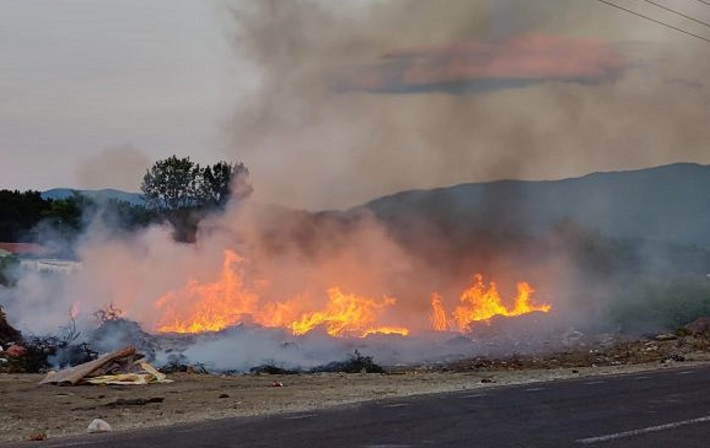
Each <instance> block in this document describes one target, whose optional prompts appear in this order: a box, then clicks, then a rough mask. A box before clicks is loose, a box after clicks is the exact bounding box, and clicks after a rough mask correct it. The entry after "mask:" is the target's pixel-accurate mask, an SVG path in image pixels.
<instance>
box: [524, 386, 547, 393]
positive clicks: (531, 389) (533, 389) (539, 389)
mask: <svg viewBox="0 0 710 448" xmlns="http://www.w3.org/2000/svg"><path fill="white" fill-rule="evenodd" d="M541 390H545V388H544V387H531V388H530V389H525V392H539V391H541Z"/></svg>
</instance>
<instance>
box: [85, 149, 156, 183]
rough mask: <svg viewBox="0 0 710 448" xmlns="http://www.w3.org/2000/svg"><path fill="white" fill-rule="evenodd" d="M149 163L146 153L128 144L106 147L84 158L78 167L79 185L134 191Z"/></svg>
mask: <svg viewBox="0 0 710 448" xmlns="http://www.w3.org/2000/svg"><path fill="white" fill-rule="evenodd" d="M149 165H150V159H149V158H148V156H147V155H146V154H145V153H143V152H141V151H139V150H138V149H136V148H134V147H132V146H130V145H127V144H126V145H123V146H120V147H117V148H109V149H106V150H104V151H101V152H100V153H98V154H95V155H93V156H91V157H89V158H87V159H86V160H84V162H83V163H82V164H81V165H80V166H79V167H78V169H77V172H76V178H77V182H78V183H79V186H80V187H81V188H85V189H103V188H116V189H123V190H128V191H134V190H135V189H136V186H137V185H140V183H141V180H142V179H143V174H145V169H146V167H148V166H149Z"/></svg>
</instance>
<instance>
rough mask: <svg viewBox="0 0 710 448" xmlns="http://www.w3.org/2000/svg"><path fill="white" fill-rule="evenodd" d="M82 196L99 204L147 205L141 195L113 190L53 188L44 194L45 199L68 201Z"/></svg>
mask: <svg viewBox="0 0 710 448" xmlns="http://www.w3.org/2000/svg"><path fill="white" fill-rule="evenodd" d="M77 193H78V194H81V195H84V196H86V197H89V198H91V199H93V200H95V201H97V202H103V201H108V200H111V199H115V200H117V201H124V202H128V203H129V204H133V205H145V200H144V199H143V195H142V194H140V193H129V192H125V191H121V190H114V189H111V188H107V189H103V190H74V189H71V188H53V189H51V190H47V191H44V192H42V198H43V199H66V198H68V197H71V196H73V195H75V194H77Z"/></svg>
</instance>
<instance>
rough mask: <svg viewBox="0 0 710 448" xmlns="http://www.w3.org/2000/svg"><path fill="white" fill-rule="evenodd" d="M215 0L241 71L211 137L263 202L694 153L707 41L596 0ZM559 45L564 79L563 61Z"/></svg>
mask: <svg viewBox="0 0 710 448" xmlns="http://www.w3.org/2000/svg"><path fill="white" fill-rule="evenodd" d="M229 4H230V6H231V11H232V14H233V16H234V21H235V24H234V31H233V33H234V37H233V49H234V53H235V56H236V58H237V61H238V65H239V67H240V68H241V70H242V71H243V72H244V73H246V74H256V78H258V80H259V82H258V83H257V84H256V85H254V83H252V82H249V83H247V82H245V83H244V84H245V87H244V89H243V90H240V91H238V92H236V94H237V98H238V99H237V104H238V106H237V108H236V110H235V112H234V114H233V116H232V118H231V119H230V120H229V122H228V129H229V132H230V135H231V141H232V144H231V146H230V148H229V149H228V150H227V153H228V155H229V157H237V158H240V159H244V160H245V161H246V162H247V164H248V165H249V166H250V169H251V171H252V173H253V175H254V180H255V191H256V197H257V199H259V200H262V201H265V202H272V203H278V204H284V205H288V206H292V207H306V208H310V209H322V208H330V207H348V206H352V205H356V204H358V203H362V202H364V201H366V200H369V199H371V198H373V197H377V196H380V195H383V194H389V193H392V192H395V191H401V190H405V189H412V188H431V187H436V186H443V185H452V184H456V183H461V182H471V181H490V180H497V179H502V178H527V179H550V178H565V177H571V176H576V175H582V174H585V173H588V172H592V171H608V170H618V169H628V168H639V167H647V166H653V165H661V164H665V163H670V162H675V161H684V160H693V161H699V162H705V163H707V162H710V156H708V153H707V151H705V150H704V143H703V142H705V141H707V138H708V137H709V136H710V135H709V134H708V133H709V132H710V131H708V128H707V127H706V126H704V124H703V123H702V120H698V117H700V116H703V115H705V114H706V113H707V112H708V106H709V105H708V100H707V94H706V87H705V86H704V84H703V83H702V80H703V79H705V78H706V77H707V75H708V74H709V73H710V64H708V63H706V62H704V61H706V60H707V58H705V57H703V56H702V55H703V54H704V52H706V51H707V47H706V46H703V45H700V44H698V43H696V42H694V41H693V40H692V39H689V38H686V37H683V36H682V35H679V34H677V33H676V34H674V32H672V31H670V30H668V29H666V28H664V27H661V26H659V25H654V24H653V23H651V22H648V21H644V20H640V19H638V18H634V17H633V16H631V15H625V14H624V13H623V12H621V14H619V13H620V11H618V10H615V9H613V8H609V7H605V6H604V5H603V4H598V3H597V2H586V1H566V0H564V1H562V0H543V1H540V2H526V1H523V0H506V1H490V2H489V1H470V0H466V1H457V0H447V1H445V2H431V1H427V0H423V1H422V0H409V1H400V0H389V1H371V2H326V1H316V0H299V1H293V2H288V4H284V3H283V2H274V1H264V2H247V1H233V2H230V3H229ZM688 12H690V13H695V14H697V15H698V16H701V15H702V12H703V11H702V10H700V9H698V10H694V11H688ZM541 36H547V37H545V38H542V37H541ZM541 39H542V40H541ZM545 39H546V40H545ZM531 42H540V44H539V51H538V50H535V44H531ZM592 42H594V43H593V44H592ZM489 43H493V44H494V48H493V49H492V50H486V51H484V50H475V51H474V50H470V51H464V52H463V53H461V51H463V50H461V46H466V45H468V46H469V47H476V46H479V47H480V46H486V45H489ZM530 45H532V47H530ZM457 46H458V47H457ZM562 47H564V48H566V50H564V51H561V50H560V49H559V48H562ZM457 48H459V50H456V49H457ZM516 48H523V49H526V50H528V51H527V52H526V51H517V50H516ZM555 48H558V50H555ZM426 49H429V50H428V51H429V52H428V53H427V54H428V59H426V60H425V61H424V62H422V60H421V59H422V54H423V52H424V51H425V50H426ZM456 51H459V56H460V57H458V59H456V56H455V52H456ZM451 52H454V56H448V57H444V55H446V54H451ZM406 54H409V55H410V56H409V57H407V58H405V57H404V55H406ZM509 54H510V55H513V56H510V59H508V57H509V56H508V55H509ZM523 54H524V55H525V57H526V58H527V60H526V61H521V60H520V56H521V55H523ZM393 55H399V56H393ZM595 55H597V56H595ZM414 56H416V58H414ZM515 56H517V58H516V57H515ZM485 58H488V59H485ZM584 58H587V60H586V62H584V61H583V60H582V59H584ZM575 61H576V62H578V63H579V64H581V65H580V66H579V67H578V69H579V70H578V71H577V73H578V74H579V77H578V78H574V77H570V76H567V77H565V76H563V75H564V73H565V70H567V71H569V69H570V68H571V67H570V64H572V65H574V64H575V63H576V62H575ZM457 63H458V65H457ZM462 64H463V65H462ZM521 64H525V65H521ZM585 67H586V68H588V69H590V70H591V69H592V68H593V69H594V70H595V71H590V72H589V73H595V74H594V75H587V76H584V74H585V72H584V69H585ZM506 70H507V71H506ZM467 73H468V74H467ZM516 73H517V75H516ZM533 73H534V76H533ZM523 74H527V76H524V77H522V78H521V76H522V75H523ZM235 76H242V75H241V74H240V73H235ZM422 77H424V78H422ZM245 78H247V79H252V78H253V77H250V76H245ZM417 79H427V82H426V83H425V84H417V82H418V81H417ZM413 83H414V84H413ZM344 85H345V86H350V88H345V89H344V88H343V86H344ZM355 86H357V88H353V87H355ZM378 86H379V87H378ZM699 90H700V91H701V92H703V94H699ZM610 117H614V118H613V119H610Z"/></svg>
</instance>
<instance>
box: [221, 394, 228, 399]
mask: <svg viewBox="0 0 710 448" xmlns="http://www.w3.org/2000/svg"><path fill="white" fill-rule="evenodd" d="M218 398H229V394H222V395H220V396H219V397H218Z"/></svg>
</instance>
